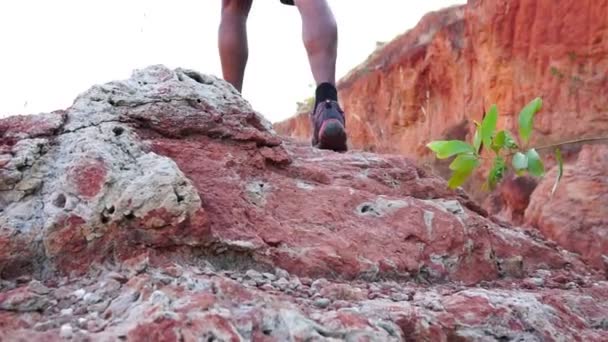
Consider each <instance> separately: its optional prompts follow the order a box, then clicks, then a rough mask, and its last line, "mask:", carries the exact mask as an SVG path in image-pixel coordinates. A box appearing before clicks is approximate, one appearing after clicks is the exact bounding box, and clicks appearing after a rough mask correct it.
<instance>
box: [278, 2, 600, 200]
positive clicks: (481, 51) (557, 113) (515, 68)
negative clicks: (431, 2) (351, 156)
mask: <svg viewBox="0 0 608 342" xmlns="http://www.w3.org/2000/svg"><path fill="white" fill-rule="evenodd" d="M606 13H608V0H598V1H595V0H583V1H580V0H561V1H557V2H556V1H553V0H469V2H468V4H467V5H465V6H460V7H452V8H448V9H445V10H443V11H439V12H435V13H430V14H428V15H427V16H425V17H424V18H423V19H422V20H421V22H420V23H419V24H418V25H417V26H416V27H415V28H414V29H412V30H410V31H408V32H407V33H405V34H403V35H401V36H399V37H397V38H396V39H395V40H393V41H391V42H390V43H388V44H386V45H384V46H383V47H381V48H380V49H378V51H376V52H375V53H374V54H373V55H372V56H370V58H369V59H368V60H367V61H365V62H364V63H363V64H361V65H360V66H359V67H357V68H356V69H355V70H353V71H352V72H351V73H350V74H349V75H347V76H346V77H345V78H343V79H342V80H341V81H340V82H339V92H340V97H341V102H342V104H343V107H344V109H345V111H346V113H347V126H348V131H349V133H348V134H349V141H350V143H351V144H352V146H353V147H355V148H361V149H365V150H369V151H377V152H390V153H400V154H404V155H406V156H409V157H411V158H415V159H416V160H417V161H418V162H419V163H420V164H423V163H427V162H429V163H431V160H432V156H431V154H430V151H429V150H428V149H427V148H426V147H425V145H426V144H427V143H428V142H429V141H431V140H439V139H468V140H469V141H470V140H471V137H472V134H473V130H474V125H473V120H477V121H481V119H482V117H483V113H484V108H485V109H487V108H489V106H490V105H491V104H493V103H496V104H497V105H498V107H499V109H500V112H501V115H502V118H501V120H500V122H499V127H502V128H508V129H511V130H514V129H515V128H516V126H517V115H518V114H519V111H520V110H521V108H522V107H523V106H524V105H525V104H526V103H527V102H529V101H530V100H532V99H533V98H535V97H537V96H541V97H542V98H543V100H544V109H543V111H542V113H541V114H540V115H539V116H538V119H537V121H536V125H535V127H536V130H535V133H534V135H533V140H532V144H533V145H539V144H542V145H546V144H553V143H557V142H563V141H568V140H572V139H580V138H588V137H597V136H603V135H606V132H607V131H608V58H606V57H607V56H608V16H607V15H606ZM275 128H276V129H277V131H278V132H279V133H281V134H284V135H287V136H292V137H297V138H302V139H308V137H309V136H310V126H309V124H308V119H307V114H305V113H304V114H300V115H299V116H297V117H295V118H293V119H290V120H288V121H286V122H283V123H279V124H276V125H275ZM434 166H435V167H436V170H437V171H439V173H440V174H442V175H443V176H447V169H446V167H447V165H444V164H441V165H434ZM476 188H477V184H473V187H471V188H469V190H474V189H476ZM472 193H473V195H475V196H477V195H481V194H479V193H478V191H472Z"/></svg>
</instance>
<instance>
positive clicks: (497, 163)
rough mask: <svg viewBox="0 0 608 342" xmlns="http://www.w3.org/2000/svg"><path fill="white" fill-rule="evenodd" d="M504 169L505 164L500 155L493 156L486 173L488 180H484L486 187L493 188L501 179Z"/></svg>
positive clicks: (505, 168) (505, 167)
mask: <svg viewBox="0 0 608 342" xmlns="http://www.w3.org/2000/svg"><path fill="white" fill-rule="evenodd" d="M506 170H507V165H506V163H505V159H504V158H503V157H500V156H498V157H496V158H494V162H493V164H492V168H491V169H490V173H489V174H488V180H487V182H486V184H487V187H488V188H489V189H490V190H493V189H494V188H495V187H496V184H498V183H499V182H500V181H501V180H502V178H503V177H504V175H505V171H506Z"/></svg>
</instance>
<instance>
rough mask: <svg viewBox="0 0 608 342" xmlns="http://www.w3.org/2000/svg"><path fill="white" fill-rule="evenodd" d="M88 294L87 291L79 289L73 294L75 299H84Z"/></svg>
mask: <svg viewBox="0 0 608 342" xmlns="http://www.w3.org/2000/svg"><path fill="white" fill-rule="evenodd" d="M86 293H87V291H85V290H84V289H78V290H76V291H74V292H72V294H73V295H74V297H76V298H78V299H80V298H82V297H84V295H85V294H86Z"/></svg>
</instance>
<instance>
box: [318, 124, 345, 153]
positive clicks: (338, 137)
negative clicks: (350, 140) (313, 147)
mask: <svg viewBox="0 0 608 342" xmlns="http://www.w3.org/2000/svg"><path fill="white" fill-rule="evenodd" d="M319 135H320V137H319V144H318V147H319V148H320V149H323V150H333V151H336V152H345V151H347V150H348V147H347V146H346V130H345V129H344V126H342V124H341V123H340V121H338V120H327V122H325V123H323V127H321V132H320V134H319Z"/></svg>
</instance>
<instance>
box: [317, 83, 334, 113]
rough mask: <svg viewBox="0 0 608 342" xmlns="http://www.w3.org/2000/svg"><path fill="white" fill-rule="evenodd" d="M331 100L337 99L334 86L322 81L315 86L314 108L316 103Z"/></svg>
mask: <svg viewBox="0 0 608 342" xmlns="http://www.w3.org/2000/svg"><path fill="white" fill-rule="evenodd" d="M326 100H331V101H336V102H337V101H338V90H337V89H336V86H334V85H333V84H331V83H329V82H323V83H321V84H319V85H318V86H317V89H316V90H315V107H314V109H315V110H316V108H317V105H318V104H319V103H321V102H323V101H326Z"/></svg>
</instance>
